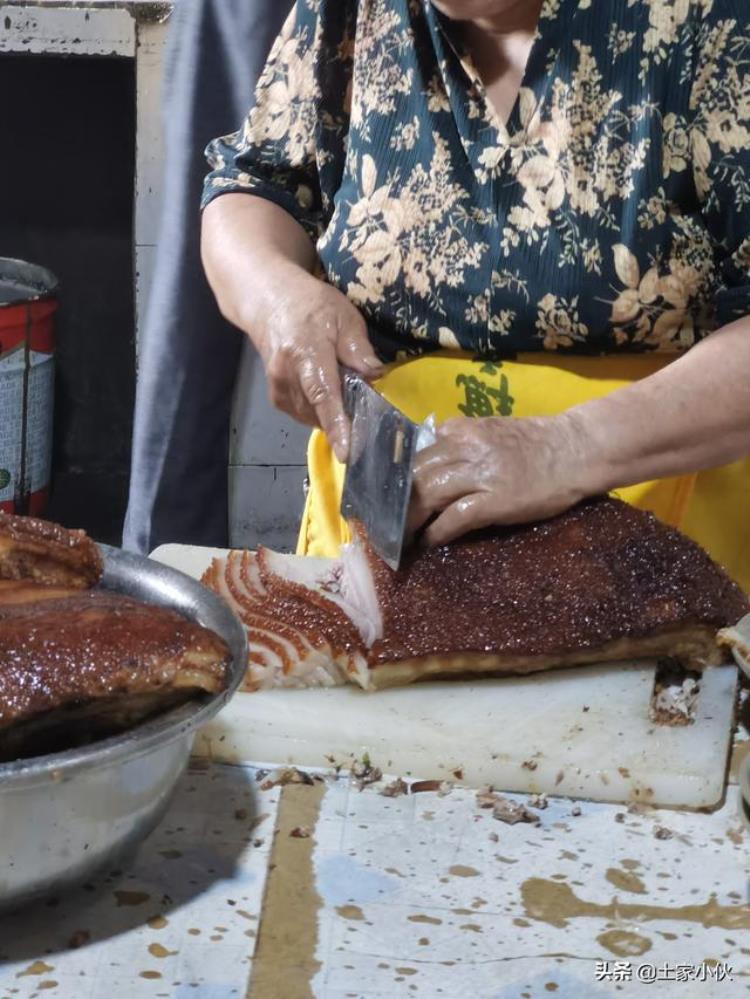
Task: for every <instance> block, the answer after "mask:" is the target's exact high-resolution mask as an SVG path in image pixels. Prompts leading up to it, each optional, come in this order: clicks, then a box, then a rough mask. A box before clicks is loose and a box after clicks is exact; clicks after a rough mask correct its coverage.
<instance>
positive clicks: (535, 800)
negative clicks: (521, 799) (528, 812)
mask: <svg viewBox="0 0 750 999" xmlns="http://www.w3.org/2000/svg"><path fill="white" fill-rule="evenodd" d="M526 804H527V805H528V806H529V808H539V809H543V808H546V807H547V805H548V804H549V801H548V800H547V795H546V794H532V795H531V797H530V798H529V799H528V800H527V802H526Z"/></svg>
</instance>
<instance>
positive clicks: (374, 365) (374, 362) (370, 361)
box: [362, 357, 383, 371]
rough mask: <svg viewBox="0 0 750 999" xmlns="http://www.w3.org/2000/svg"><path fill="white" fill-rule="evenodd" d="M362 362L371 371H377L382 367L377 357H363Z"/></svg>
mask: <svg viewBox="0 0 750 999" xmlns="http://www.w3.org/2000/svg"><path fill="white" fill-rule="evenodd" d="M362 360H363V361H364V363H365V364H366V365H367V367H368V368H369V369H370V370H371V371H379V370H380V368H382V367H383V365H382V364H381V362H380V361H379V360H378V359H377V357H363V358H362Z"/></svg>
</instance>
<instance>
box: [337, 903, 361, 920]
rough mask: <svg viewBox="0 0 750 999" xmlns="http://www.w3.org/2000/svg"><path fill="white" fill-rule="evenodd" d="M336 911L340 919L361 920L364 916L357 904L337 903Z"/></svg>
mask: <svg viewBox="0 0 750 999" xmlns="http://www.w3.org/2000/svg"><path fill="white" fill-rule="evenodd" d="M336 912H337V913H338V914H339V916H341V918H342V919H353V920H361V919H364V918H365V914H364V912H362V910H361V909H360V907H359V906H358V905H337V906H336Z"/></svg>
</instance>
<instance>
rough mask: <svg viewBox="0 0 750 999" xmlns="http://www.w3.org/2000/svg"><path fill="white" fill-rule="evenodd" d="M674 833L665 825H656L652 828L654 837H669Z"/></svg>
mask: <svg viewBox="0 0 750 999" xmlns="http://www.w3.org/2000/svg"><path fill="white" fill-rule="evenodd" d="M673 836H674V833H673V832H672V830H671V829H667V827H666V826H657V827H656V828H655V829H654V837H655V838H656V839H671V838H672V837H673Z"/></svg>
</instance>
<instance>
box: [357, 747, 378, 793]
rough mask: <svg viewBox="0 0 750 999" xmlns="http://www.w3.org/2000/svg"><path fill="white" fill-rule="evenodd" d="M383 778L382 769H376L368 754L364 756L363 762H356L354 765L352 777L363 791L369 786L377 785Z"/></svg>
mask: <svg viewBox="0 0 750 999" xmlns="http://www.w3.org/2000/svg"><path fill="white" fill-rule="evenodd" d="M382 776H383V771H382V770H381V769H380V767H374V766H373V765H372V763H371V762H370V757H369V755H368V754H367V753H365V754H364V756H363V757H362V759H361V760H356V761H355V762H354V763H353V764H352V777H353V778H354V782H355V784H356V786H357V787H358V788H359V790H360V791H362V790H363V789H364V788H365V787H366V786H367V785H368V784H375V783H376V782H377V781H379V780H380V779H381V778H382Z"/></svg>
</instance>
